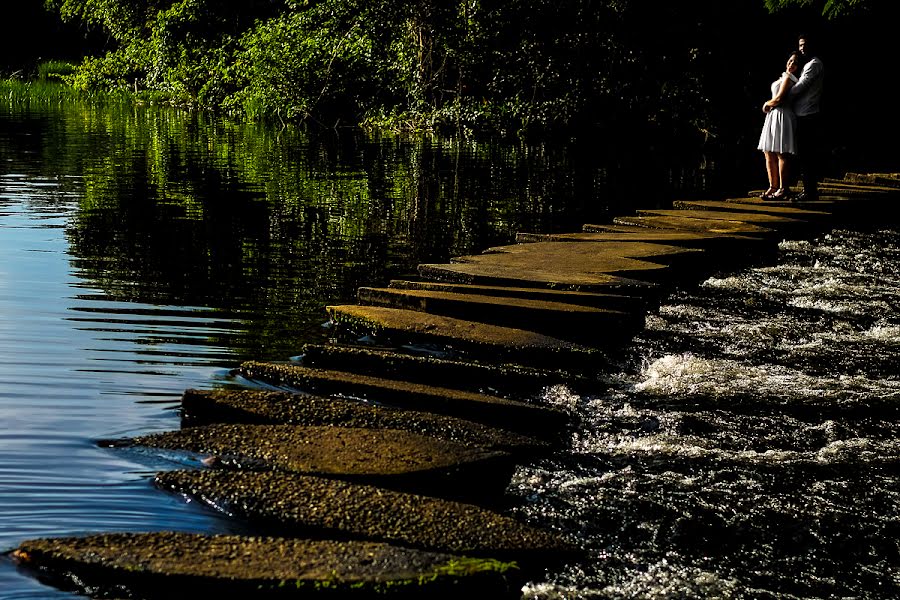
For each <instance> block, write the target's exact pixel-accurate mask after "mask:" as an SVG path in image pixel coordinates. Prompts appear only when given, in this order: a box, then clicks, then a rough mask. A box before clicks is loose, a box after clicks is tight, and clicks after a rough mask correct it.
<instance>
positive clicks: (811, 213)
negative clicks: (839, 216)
mask: <svg viewBox="0 0 900 600" xmlns="http://www.w3.org/2000/svg"><path fill="white" fill-rule="evenodd" d="M746 200H747V201H746V202H740V203H739V202H734V201H728V200H675V201H674V202H672V207H673V208H674V209H675V210H686V209H687V210H712V211H722V212H727V213H734V214H736V215H740V214H749V215H753V214H755V213H762V214H768V215H775V216H779V217H788V218H793V219H802V220H804V221H809V222H811V223H817V224H822V223H827V222H831V221H833V220H834V217H833V215H832V212H831V211H827V210H813V209H812V208H800V207H799V206H798V205H796V204H793V203H790V204H772V203H771V202H767V201H765V200H762V199H761V198H757V199H756V201H755V202H753V201H751V200H750V199H749V198H747V199H746Z"/></svg>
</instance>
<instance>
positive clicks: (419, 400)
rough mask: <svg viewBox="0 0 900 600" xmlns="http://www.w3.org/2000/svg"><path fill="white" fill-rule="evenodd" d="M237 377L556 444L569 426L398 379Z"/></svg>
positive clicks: (552, 417) (559, 419) (268, 366)
mask: <svg viewBox="0 0 900 600" xmlns="http://www.w3.org/2000/svg"><path fill="white" fill-rule="evenodd" d="M237 373H238V374H240V375H241V376H242V377H244V378H246V379H248V380H251V381H253V380H255V381H260V382H264V383H267V384H270V385H277V386H285V387H290V388H293V389H296V390H299V391H304V392H308V393H313V394H320V395H325V396H343V397H353V398H362V399H365V400H368V401H370V402H377V403H379V404H384V405H387V406H394V407H398V408H406V409H411V410H418V411H422V412H429V413H434V414H438V415H448V416H452V417H459V418H462V419H466V420H469V421H475V422H476V423H481V424H483V425H488V426H491V427H499V428H501V429H504V430H507V431H514V432H517V433H520V434H524V435H529V436H534V437H538V438H539V439H543V440H556V439H559V436H560V435H561V433H562V432H563V431H565V430H566V429H567V427H568V425H569V416H568V415H567V414H566V413H564V412H562V411H561V410H558V409H555V408H550V407H548V406H539V405H537V404H529V403H526V402H521V401H516V400H508V399H506V398H501V397H499V396H492V395H489V394H480V393H477V392H469V391H465V390H456V389H452V388H445V387H437V386H433V385H425V384H419V383H413V382H409V381H403V380H395V379H384V378H381V377H371V376H367V375H358V374H355V373H347V372H345V371H325V370H319V369H311V368H309V367H303V366H300V365H294V364H280V363H265V362H256V361H248V362H245V363H243V364H241V365H240V367H239V368H238V369H237Z"/></svg>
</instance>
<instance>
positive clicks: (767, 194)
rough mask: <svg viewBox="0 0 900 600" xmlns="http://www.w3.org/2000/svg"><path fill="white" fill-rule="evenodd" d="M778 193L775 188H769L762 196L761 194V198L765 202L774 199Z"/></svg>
mask: <svg viewBox="0 0 900 600" xmlns="http://www.w3.org/2000/svg"><path fill="white" fill-rule="evenodd" d="M776 191H777V190H776V189H775V188H769V189H767V190H766V191H764V192H763V193H762V194H760V195H759V197H760V198H762V199H763V200H768V199H769V198H772V197H773V194H774V193H775V192H776Z"/></svg>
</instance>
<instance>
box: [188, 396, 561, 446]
mask: <svg viewBox="0 0 900 600" xmlns="http://www.w3.org/2000/svg"><path fill="white" fill-rule="evenodd" d="M181 416H182V427H198V426H203V425H213V424H219V423H245V424H253V425H315V426H319V425H332V426H335V427H360V428H367V429H402V430H403V431H410V432H412V433H418V434H420V435H426V436H430V437H436V438H438V439H442V440H447V441H451V442H456V443H459V444H465V445H467V446H473V447H476V448H484V449H486V450H499V451H503V452H510V453H516V454H520V455H521V454H525V455H533V454H538V453H542V452H545V451H547V450H548V449H549V448H550V446H549V444H548V443H547V442H546V441H542V440H538V439H536V438H532V437H527V436H524V435H520V434H517V433H513V432H511V431H506V430H504V429H499V428H496V427H487V426H486V425H482V424H480V423H475V422H473V421H466V420H465V419H458V418H456V417H448V416H443V415H435V414H431V413H427V412H421V411H413V410H403V409H399V408H390V407H387V406H380V405H373V404H365V403H362V402H358V401H355V400H343V399H340V398H322V397H319V396H309V395H306V394H293V393H289V392H276V391H263V390H249V389H220V390H194V389H188V390H186V391H185V392H184V394H183V395H182V398H181Z"/></svg>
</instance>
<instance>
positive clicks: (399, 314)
mask: <svg viewBox="0 0 900 600" xmlns="http://www.w3.org/2000/svg"><path fill="white" fill-rule="evenodd" d="M326 311H327V312H328V316H329V317H330V319H331V321H332V323H333V324H334V325H335V326H336V327H337V329H338V330H339V331H340V332H342V333H343V334H344V336H345V337H348V336H356V337H362V336H368V335H372V336H375V337H376V338H377V339H379V340H380V341H381V342H382V343H381V344H380V345H384V346H399V345H404V344H411V345H420V346H425V347H432V348H435V349H436V350H438V351H440V352H445V353H447V354H448V355H450V356H453V357H459V358H463V359H466V360H476V361H484V362H488V363H494V364H496V363H510V362H513V363H519V364H523V365H526V366H530V367H539V368H542V369H550V368H562V369H565V370H572V371H576V372H583V371H584V370H585V369H592V370H597V369H599V368H600V367H601V366H603V356H602V354H601V353H600V352H599V351H598V350H597V348H596V347H588V346H586V345H582V344H576V343H574V342H569V341H566V340H560V339H557V338H554V337H551V336H548V335H543V334H540V333H537V332H534V331H526V330H524V329H517V328H514V327H502V326H500V325H491V324H489V323H478V322H476V321H468V320H466V319H455V318H453V317H444V316H440V315H431V314H428V313H421V312H417V311H413V310H404V309H401V308H384V307H381V306H358V305H353V304H348V305H342V306H328V307H326ZM620 343H621V340H620V339H615V338H610V339H602V338H600V337H599V335H598V339H597V340H595V343H594V344H592V346H597V347H599V346H607V347H609V346H617V345H618V344H620Z"/></svg>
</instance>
